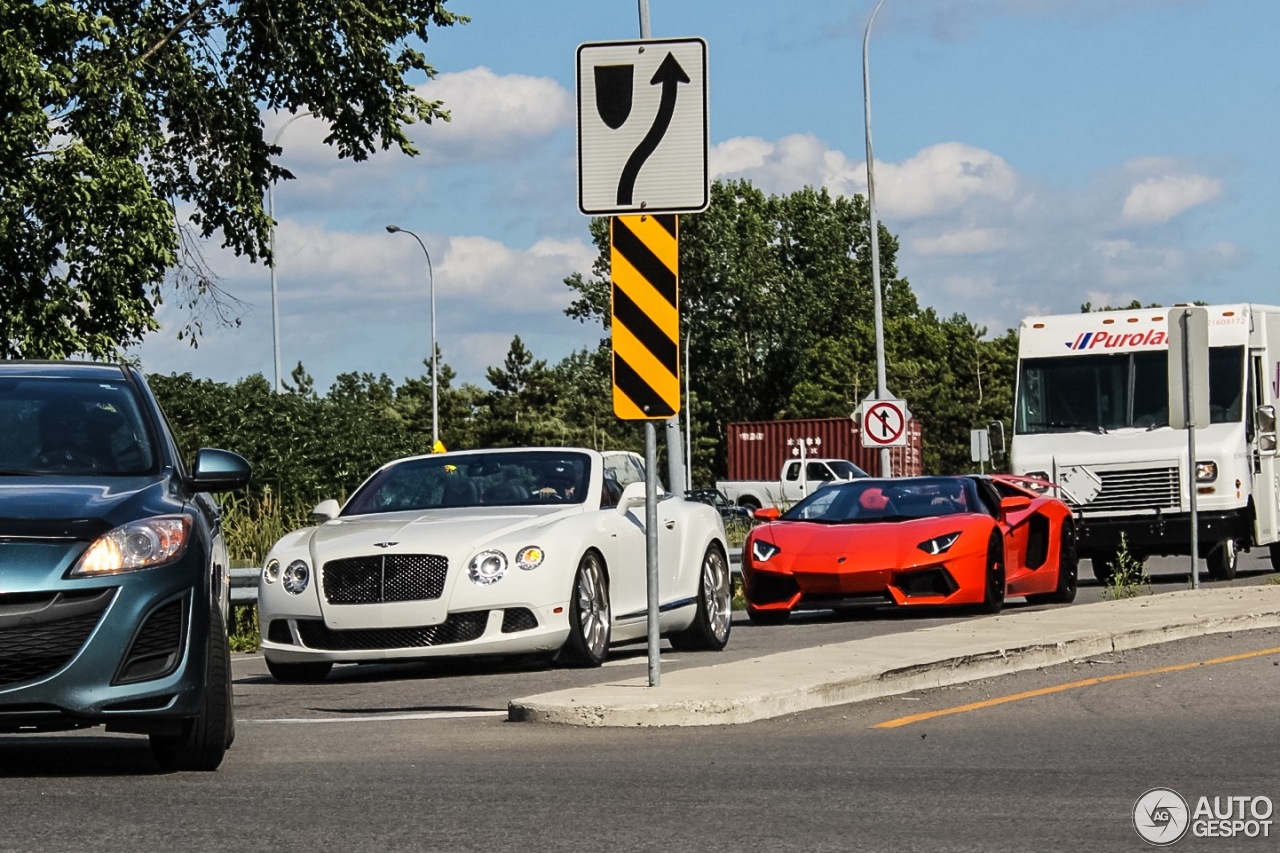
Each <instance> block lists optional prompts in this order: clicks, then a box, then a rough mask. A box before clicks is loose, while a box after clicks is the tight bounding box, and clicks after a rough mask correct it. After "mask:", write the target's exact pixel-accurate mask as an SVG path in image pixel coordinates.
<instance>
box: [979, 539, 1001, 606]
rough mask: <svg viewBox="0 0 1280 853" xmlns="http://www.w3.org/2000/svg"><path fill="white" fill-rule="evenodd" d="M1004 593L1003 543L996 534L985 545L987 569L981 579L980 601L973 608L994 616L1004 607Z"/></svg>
mask: <svg viewBox="0 0 1280 853" xmlns="http://www.w3.org/2000/svg"><path fill="white" fill-rule="evenodd" d="M1004 595H1005V573H1004V544H1003V543H1002V542H1001V541H1000V537H999V535H998V534H997V535H994V536H992V537H991V542H990V544H988V545H987V570H986V572H985V573H984V576H983V579H982V603H981V604H979V605H977V606H976V607H975V608H974V609H975V610H976V612H978V613H983V614H986V615H988V616H994V615H995V614H997V613H999V612H1000V611H1001V610H1003V609H1004Z"/></svg>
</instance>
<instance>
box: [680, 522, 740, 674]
mask: <svg viewBox="0 0 1280 853" xmlns="http://www.w3.org/2000/svg"><path fill="white" fill-rule="evenodd" d="M732 599H733V590H732V586H731V584H730V583H729V561H728V560H726V559H725V556H724V552H723V551H721V550H720V546H719V545H715V544H712V545H708V546H707V552H706V553H705V554H703V555H702V570H701V572H700V577H699V579H698V605H697V613H695V614H694V617H693V622H692V624H690V625H689V627H688V628H686V629H685V630H683V631H681V632H679V633H678V634H672V635H671V637H670V641H671V648H673V649H675V650H676V651H680V652H718V651H720V650H721V649H723V648H724V647H725V645H727V644H728V642H729V631H730V629H732V627H733V618H732V617H733V601H732Z"/></svg>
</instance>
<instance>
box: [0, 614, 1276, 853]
mask: <svg viewBox="0 0 1280 853" xmlns="http://www.w3.org/2000/svg"><path fill="white" fill-rule="evenodd" d="M1244 654H1250V655H1251V656H1249V657H1240V656H1241V655H1244ZM1228 656H1231V657H1235V658H1237V659H1235V660H1232V661H1230V662H1220V663H1205V662H1207V661H1212V660H1215V659H1219V658H1224V657H1228ZM252 662H253V659H252V658H247V657H241V658H239V659H238V660H237V689H238V690H239V689H240V688H241V687H254V686H256V685H257V684H258V682H257V681H255V680H254V679H255V676H251V675H250V676H243V675H241V670H243V669H245V668H252V667H251V666H250V665H251V664H252ZM1194 664H1199V665H1194ZM1188 665H1190V666H1188ZM1171 666H1177V667H1180V668H1178V669H1168V667H1171ZM1158 669H1164V670H1165V671H1162V672H1154V673H1152V672H1150V671H1151V670H1158ZM1102 676H1106V677H1110V679H1111V680H1108V681H1105V682H1103V681H1098V679H1099V678H1100V677H1102ZM1121 676H1128V677H1121ZM443 678H445V676H435V677H428V678H425V679H410V678H403V679H399V678H397V679H395V680H391V681H388V680H385V679H375V680H371V681H370V682H368V683H360V682H358V681H352V680H339V681H336V682H334V683H331V684H326V685H321V686H320V687H318V688H316V690H317V692H316V693H315V694H313V695H311V696H310V697H308V701H305V702H303V705H310V706H311V707H302V706H297V705H295V699H297V698H300V697H296V696H293V697H291V696H290V691H284V692H279V691H264V692H263V694H262V695H260V696H259V697H258V698H257V699H256V700H254V699H253V698H252V697H253V696H254V694H255V691H254V690H251V689H250V690H244V691H242V692H243V695H244V696H245V697H246V699H247V700H248V701H246V703H245V705H244V706H243V711H244V713H243V714H242V718H241V719H242V722H241V724H240V726H239V737H238V740H237V743H236V746H235V748H234V749H233V750H232V751H231V753H229V755H228V758H227V761H226V762H225V763H224V765H223V767H222V769H221V770H220V771H219V772H217V773H213V774H195V773H187V774H168V775H166V774H161V773H159V772H158V771H157V770H156V768H155V767H154V765H153V764H152V763H151V761H150V758H149V755H148V753H147V750H146V748H145V744H144V743H143V742H142V741H141V740H140V739H137V738H126V737H106V736H102V735H98V734H85V735H73V736H62V737H57V738H53V737H29V738H9V737H2V738H0V779H2V780H3V781H0V815H2V816H3V832H0V851H24V852H25V851H63V850H66V851H77V853H86V851H131V853H146V851H165V853H168V851H174V850H183V851H186V850H220V851H225V850H273V851H295V850H296V851H353V853H356V852H357V851H435V850H441V851H471V850H475V851H494V850H500V849H508V848H517V849H521V850H531V851H559V850H582V851H600V850H610V851H639V850H644V851H651V850H652V851H659V850H660V851H664V853H666V851H683V850H697V851H735V853H741V851H744V850H803V851H827V850H831V851H864V850H867V851H900V850H932V851H987V853H1000V851H1027V850H1036V851H1056V850H1063V851H1079V850H1096V851H1128V850H1135V851H1136V850H1143V849H1148V845H1147V844H1146V843H1145V842H1143V841H1142V840H1141V839H1140V838H1139V837H1138V835H1137V832H1136V830H1135V829H1134V826H1133V809H1134V805H1135V802H1136V801H1137V799H1138V798H1139V797H1140V796H1141V795H1142V794H1143V793H1144V792H1146V791H1147V790H1149V789H1151V788H1153V787H1162V786H1163V787H1170V788H1172V789H1174V790H1175V791H1178V792H1179V793H1181V794H1182V795H1183V796H1184V797H1186V798H1187V799H1188V800H1189V801H1190V802H1195V801H1196V798H1198V797H1201V796H1205V797H1209V798H1211V799H1212V798H1213V797H1220V798H1227V797H1233V796H1246V797H1250V798H1253V797H1259V796H1265V797H1267V798H1268V799H1269V801H1270V802H1275V801H1277V800H1280V781H1278V780H1280V777H1277V774H1276V773H1275V757H1276V749H1275V724H1274V720H1275V709H1276V707H1277V694H1278V692H1280V690H1278V687H1280V630H1275V629H1271V630H1262V631H1252V632H1241V633H1239V634H1236V635H1214V636H1209V637H1202V638H1197V639H1194V640H1186V641H1181V642H1178V643H1172V644H1167V645H1163V646H1157V647H1148V648H1143V649H1138V650H1133V651H1130V652H1125V653H1122V654H1113V655H1106V656H1104V657H1101V658H1099V659H1095V660H1088V661H1082V662H1079V663H1075V664H1067V665H1062V666H1058V667H1052V668H1047V669H1044V670H1039V671H1032V672H1027V673H1022V674H1019V675H1014V676H1008V677H1004V678H1000V679H992V680H987V681H980V682H974V683H970V684H965V685H961V686H957V687H952V688H947V689H940V690H933V691H927V692H921V693H915V694H907V695H903V696H895V697H891V698H886V699H883V700H877V701H872V702H867V703H862V704H859V705H852V706H843V707H837V708H827V709H821V710H815V711H811V712H806V713H803V714H796V715H792V716H788V717H782V718H777V719H772V720H767V721H762V722H757V723H750V724H745V725H738V726H722V727H708V728H693V729H689V728H673V729H649V728H645V729H583V728H579V727H569V726H555V725H530V724H520V723H508V722H505V720H504V719H503V718H502V717H501V716H498V715H481V716H461V717H446V716H413V715H412V714H409V715H405V714H403V713H400V714H397V715H389V714H388V713H387V712H388V711H396V712H404V711H407V710H409V709H407V708H405V707H401V701H400V700H393V701H392V702H389V703H384V702H381V701H379V698H378V697H380V696H381V695H382V694H383V693H384V692H386V691H387V690H388V689H389V688H391V689H393V691H394V690H399V689H404V687H405V685H406V684H407V685H410V686H412V687H415V688H416V690H417V692H418V693H420V694H423V695H425V694H428V693H430V692H431V690H432V688H433V687H434V686H435V685H437V684H438V683H439V681H440V680H441V679H443ZM1082 682H1085V683H1082ZM1066 685H1075V686H1070V687H1068V688H1067V689H1058V690H1056V692H1048V693H1045V692H1041V693H1040V694H1039V695H1035V696H1029V697H1026V698H1021V699H1014V700H1012V701H1007V702H1003V703H1001V704H996V705H988V706H985V707H979V708H973V709H971V710H966V711H960V712H956V713H947V714H945V715H943V716H938V717H933V718H929V719H926V720H921V721H919V722H908V723H906V724H904V725H900V726H897V727H893V728H877V727H876V726H878V725H880V724H884V723H887V722H891V721H895V720H901V718H902V717H903V716H904V715H907V714H911V715H919V714H923V713H931V712H939V711H948V710H954V709H956V708H957V706H965V705H973V704H974V703H976V702H982V701H990V700H993V699H1002V698H1008V697H1013V696H1016V695H1017V694H1022V693H1026V692H1029V691H1044V689H1045V688H1049V687H1054V688H1063V687H1064V686H1066ZM273 693H274V694H275V698H274V699H273V698H270V697H271V695H272V694H273ZM421 704H422V705H423V706H424V707H429V708H433V709H435V710H442V709H439V708H438V707H437V706H436V704H435V703H434V702H432V701H430V700H427V701H423V702H422V703H421ZM388 705H390V706H395V707H387V706H388ZM340 707H348V708H356V707H359V708H361V709H362V710H363V713H360V714H348V715H347V716H345V717H344V718H342V719H340V720H335V719H329V720H327V721H325V722H310V723H307V722H297V721H294V720H296V719H301V718H303V717H304V716H305V715H306V714H315V713H317V712H321V711H325V710H328V711H332V710H333V709H335V708H340ZM286 709H288V711H289V713H291V714H292V713H294V712H297V713H298V715H299V716H298V717H292V718H291V717H279V718H268V717H265V716H263V715H262V714H263V712H267V713H269V714H272V715H274V714H278V713H281V712H282V711H284V710H286ZM463 710H465V709H463ZM392 716H400V717H402V718H399V719H393V718H391V717H392ZM404 716H408V717H409V718H403V717H404ZM1269 828H1270V827H1269ZM1174 849H1176V850H1179V851H1196V850H1204V851H1235V850H1245V851H1254V850H1257V851H1263V850H1272V849H1275V839H1274V835H1273V836H1272V837H1270V838H1267V839H1260V838H1247V837H1241V838H1195V837H1191V836H1188V837H1187V838H1184V839H1183V840H1182V841H1180V842H1179V843H1178V844H1177V846H1176V848H1174Z"/></svg>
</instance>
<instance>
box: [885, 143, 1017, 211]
mask: <svg viewBox="0 0 1280 853" xmlns="http://www.w3.org/2000/svg"><path fill="white" fill-rule="evenodd" d="M876 185H877V186H876V203H877V204H878V205H879V206H880V207H881V208H882V209H883V210H884V212H885V214H886V215H887V216H896V217H901V218H904V219H916V218H921V217H926V216H935V215H938V214H941V213H947V212H950V211H953V210H956V209H957V208H959V207H961V206H963V205H965V204H967V203H970V202H972V201H975V200H979V199H989V200H994V201H999V202H1004V203H1009V202H1012V201H1013V199H1014V197H1015V196H1016V195H1017V192H1018V175H1017V173H1016V172H1015V171H1014V170H1013V167H1011V166H1010V165H1009V164H1008V163H1006V162H1005V161H1004V159H1003V158H1001V157H1000V156H998V155H996V154H993V153H991V152H990V151H984V150H983V149H981V148H975V147H974V146H972V145H965V144H963V143H960V142H940V143H938V144H937V145H930V146H929V147H928V148H925V149H923V150H922V151H920V153H918V154H916V155H915V156H914V157H911V158H910V159H908V160H905V161H903V162H902V163H883V164H882V163H879V162H877V163H876Z"/></svg>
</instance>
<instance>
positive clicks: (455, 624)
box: [297, 610, 489, 652]
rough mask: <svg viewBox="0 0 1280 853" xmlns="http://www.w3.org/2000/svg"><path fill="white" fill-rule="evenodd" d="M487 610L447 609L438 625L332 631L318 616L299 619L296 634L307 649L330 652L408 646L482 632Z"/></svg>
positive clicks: (453, 640)
mask: <svg viewBox="0 0 1280 853" xmlns="http://www.w3.org/2000/svg"><path fill="white" fill-rule="evenodd" d="M488 621H489V611H488V610H478V611H472V612H468V613H451V614H449V618H448V619H446V620H445V621H444V622H442V623H440V624H439V625H422V626H418V627H409V628H358V629H354V630H347V631H335V630H334V629H332V628H330V627H329V626H328V625H326V624H324V622H323V621H321V620H319V619H299V620H298V623H297V624H298V636H299V637H301V638H302V642H303V645H305V646H307V647H308V648H311V649H325V650H327V651H332V652H348V651H377V650H380V649H412V648H421V647H424V646H446V645H449V644H451V643H465V642H466V641H467V640H475V639H477V638H479V637H480V636H481V635H482V634H483V633H484V628H485V625H486V624H487V623H488Z"/></svg>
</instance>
